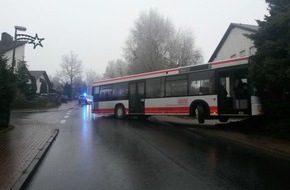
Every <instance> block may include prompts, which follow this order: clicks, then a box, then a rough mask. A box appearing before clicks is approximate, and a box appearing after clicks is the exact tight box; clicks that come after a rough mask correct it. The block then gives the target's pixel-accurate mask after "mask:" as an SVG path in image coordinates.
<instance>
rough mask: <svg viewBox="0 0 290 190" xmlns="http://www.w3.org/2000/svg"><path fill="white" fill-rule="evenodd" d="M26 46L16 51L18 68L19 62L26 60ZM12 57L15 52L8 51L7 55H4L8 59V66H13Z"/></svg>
mask: <svg viewBox="0 0 290 190" xmlns="http://www.w3.org/2000/svg"><path fill="white" fill-rule="evenodd" d="M24 53H25V45H23V46H20V47H17V48H16V49H15V62H16V65H15V66H16V67H17V63H18V61H19V60H21V61H23V60H24V58H25V56H24V55H25V54H24ZM12 55H13V50H10V51H7V52H6V53H4V57H6V58H7V59H8V65H9V66H11V65H12Z"/></svg>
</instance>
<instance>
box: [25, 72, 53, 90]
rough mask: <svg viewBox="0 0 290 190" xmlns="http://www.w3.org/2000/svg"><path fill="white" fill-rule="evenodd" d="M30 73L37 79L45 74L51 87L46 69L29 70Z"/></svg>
mask: <svg viewBox="0 0 290 190" xmlns="http://www.w3.org/2000/svg"><path fill="white" fill-rule="evenodd" d="M29 73H30V75H31V76H33V77H34V78H35V79H36V80H37V79H38V78H40V77H41V76H43V77H44V78H45V80H46V83H47V85H48V86H49V87H50V88H51V87H52V85H51V82H50V80H49V78H48V76H47V74H46V71H29Z"/></svg>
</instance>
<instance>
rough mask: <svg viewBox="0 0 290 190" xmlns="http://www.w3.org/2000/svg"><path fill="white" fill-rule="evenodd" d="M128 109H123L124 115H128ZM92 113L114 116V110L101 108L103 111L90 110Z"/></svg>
mask: <svg viewBox="0 0 290 190" xmlns="http://www.w3.org/2000/svg"><path fill="white" fill-rule="evenodd" d="M128 112H129V109H128V108H125V113H126V114H128ZM92 113H95V114H114V113H115V109H112V108H103V109H92Z"/></svg>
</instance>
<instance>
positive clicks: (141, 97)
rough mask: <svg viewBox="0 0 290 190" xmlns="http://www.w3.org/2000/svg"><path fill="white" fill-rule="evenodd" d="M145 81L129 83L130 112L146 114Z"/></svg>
mask: <svg viewBox="0 0 290 190" xmlns="http://www.w3.org/2000/svg"><path fill="white" fill-rule="evenodd" d="M144 103H145V82H144V81H138V82H132V83H130V84H129V113H130V114H141V115H143V114H144Z"/></svg>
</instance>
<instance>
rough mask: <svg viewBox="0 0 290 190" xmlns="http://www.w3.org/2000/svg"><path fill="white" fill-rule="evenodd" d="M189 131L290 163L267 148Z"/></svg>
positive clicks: (192, 130) (192, 129) (284, 157)
mask: <svg viewBox="0 0 290 190" xmlns="http://www.w3.org/2000/svg"><path fill="white" fill-rule="evenodd" d="M187 130H188V131H190V132H193V133H196V134H199V135H202V136H207V137H211V138H213V139H216V140H218V141H221V142H230V143H231V144H234V145H236V146H239V147H243V148H247V149H249V150H252V151H255V152H260V153H262V154H267V155H270V156H274V157H278V158H280V159H284V160H287V161H290V157H288V156H286V155H283V154H281V153H279V152H277V151H275V150H272V151H271V150H270V149H267V148H261V147H259V146H254V145H252V144H247V143H243V142H241V141H237V140H234V139H231V138H226V137H224V136H220V135H214V134H211V133H210V132H207V131H205V130H198V129H194V128H189V129H187Z"/></svg>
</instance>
